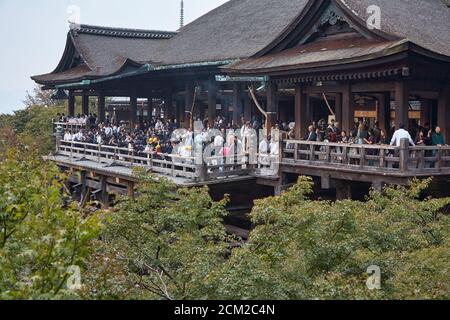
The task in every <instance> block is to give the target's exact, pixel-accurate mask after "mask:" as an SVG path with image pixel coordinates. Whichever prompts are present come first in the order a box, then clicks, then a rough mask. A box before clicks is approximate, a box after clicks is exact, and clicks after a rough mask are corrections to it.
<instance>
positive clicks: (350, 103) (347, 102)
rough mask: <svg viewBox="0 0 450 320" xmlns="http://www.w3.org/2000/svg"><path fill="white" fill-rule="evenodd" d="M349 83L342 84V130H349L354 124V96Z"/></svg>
mask: <svg viewBox="0 0 450 320" xmlns="http://www.w3.org/2000/svg"><path fill="white" fill-rule="evenodd" d="M351 89H352V88H351V86H350V84H347V85H345V86H344V90H343V92H342V128H341V129H342V130H345V131H347V132H348V133H349V134H350V131H351V130H352V129H353V127H354V126H355V97H354V95H353V92H352V90H351Z"/></svg>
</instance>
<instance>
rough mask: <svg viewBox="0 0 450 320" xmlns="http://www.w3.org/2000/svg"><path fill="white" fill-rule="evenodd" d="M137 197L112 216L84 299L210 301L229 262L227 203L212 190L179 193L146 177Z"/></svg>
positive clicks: (124, 201)
mask: <svg viewBox="0 0 450 320" xmlns="http://www.w3.org/2000/svg"><path fill="white" fill-rule="evenodd" d="M137 192H138V194H139V196H138V197H137V198H136V199H135V200H133V199H122V200H121V201H120V203H119V204H118V206H117V210H115V212H114V213H113V214H111V215H110V217H109V218H110V221H109V223H107V225H106V231H105V233H104V234H103V242H102V243H101V244H99V245H98V250H97V253H96V255H95V256H94V258H93V259H92V260H91V264H90V265H89V270H91V271H92V273H91V275H90V283H89V284H88V285H87V286H86V287H85V290H83V294H84V297H86V298H95V299H110V298H112V297H113V298H122V299H206V298H208V296H209V295H210V294H209V292H208V290H210V288H208V286H205V283H206V282H207V279H208V276H209V275H210V274H211V272H212V270H214V269H217V268H219V267H220V265H221V264H223V263H224V262H225V259H226V254H227V248H228V243H229V240H230V239H229V237H228V236H227V235H226V232H225V229H224V226H223V224H222V218H223V216H224V215H225V214H226V211H225V210H224V206H225V203H226V201H227V200H226V199H224V200H223V201H221V202H214V201H212V200H211V198H210V196H209V194H208V190H207V188H200V189H196V188H194V189H177V188H176V187H175V185H174V184H173V183H171V182H169V181H168V180H166V179H161V178H155V177H153V176H149V175H146V174H141V175H140V183H139V187H138V190H137ZM108 268H111V269H112V270H114V271H113V272H112V275H111V277H108V276H107V275H106V270H107V269H108Z"/></svg>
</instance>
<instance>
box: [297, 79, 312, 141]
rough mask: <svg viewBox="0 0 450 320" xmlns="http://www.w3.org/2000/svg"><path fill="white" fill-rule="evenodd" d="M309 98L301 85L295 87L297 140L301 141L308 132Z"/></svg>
mask: <svg viewBox="0 0 450 320" xmlns="http://www.w3.org/2000/svg"><path fill="white" fill-rule="evenodd" d="M306 100H307V97H306V95H305V93H304V92H303V88H302V86H301V85H296V86H295V139H301V138H302V137H303V135H305V134H306V132H307V130H308V124H309V119H308V106H307V101H306Z"/></svg>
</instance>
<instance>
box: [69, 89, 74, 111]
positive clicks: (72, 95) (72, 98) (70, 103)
mask: <svg viewBox="0 0 450 320" xmlns="http://www.w3.org/2000/svg"><path fill="white" fill-rule="evenodd" d="M68 116H69V117H74V116H75V95H74V94H73V91H72V90H71V91H69V102H68Z"/></svg>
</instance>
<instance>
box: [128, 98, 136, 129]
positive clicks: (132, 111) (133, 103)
mask: <svg viewBox="0 0 450 320" xmlns="http://www.w3.org/2000/svg"><path fill="white" fill-rule="evenodd" d="M130 124H131V128H132V129H134V127H135V126H136V124H137V97H136V95H132V96H130Z"/></svg>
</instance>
